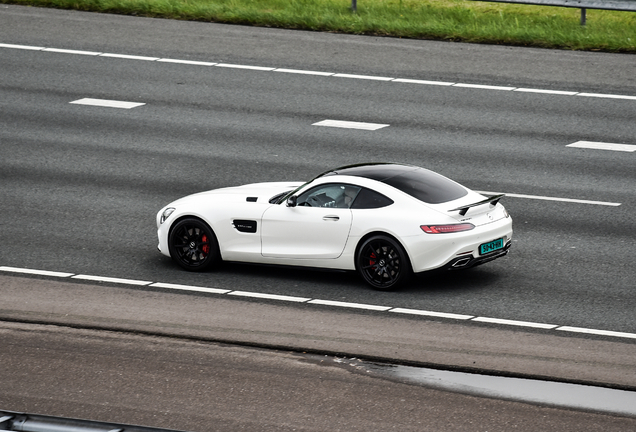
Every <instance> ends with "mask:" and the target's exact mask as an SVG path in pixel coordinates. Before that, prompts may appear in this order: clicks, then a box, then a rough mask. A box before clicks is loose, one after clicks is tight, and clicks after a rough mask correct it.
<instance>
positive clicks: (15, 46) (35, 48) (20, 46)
mask: <svg viewBox="0 0 636 432" xmlns="http://www.w3.org/2000/svg"><path fill="white" fill-rule="evenodd" d="M0 48H13V49H21V50H30V51H42V50H43V49H44V47H37V46H29V45H13V44H3V43H0Z"/></svg>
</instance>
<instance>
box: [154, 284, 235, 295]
mask: <svg viewBox="0 0 636 432" xmlns="http://www.w3.org/2000/svg"><path fill="white" fill-rule="evenodd" d="M150 286H151V287H154V288H165V289H173V290H181V291H194V292H205V293H210V294H227V293H229V292H230V291H232V290H228V289H220V288H205V287H198V286H191V285H178V284H170V283H162V282H155V283H153V284H151V285H150Z"/></svg>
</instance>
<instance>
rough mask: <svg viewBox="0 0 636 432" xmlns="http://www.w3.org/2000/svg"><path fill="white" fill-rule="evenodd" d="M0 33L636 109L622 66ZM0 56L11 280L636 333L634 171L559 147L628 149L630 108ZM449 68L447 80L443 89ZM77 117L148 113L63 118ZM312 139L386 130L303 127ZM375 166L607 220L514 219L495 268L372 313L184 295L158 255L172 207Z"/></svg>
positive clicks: (204, 282)
mask: <svg viewBox="0 0 636 432" xmlns="http://www.w3.org/2000/svg"><path fill="white" fill-rule="evenodd" d="M0 20H1V24H2V29H3V30H2V43H10V44H22V45H35V46H44V47H49V48H63V49H82V50H85V51H86V50H91V51H98V52H106V53H117V54H134V55H145V56H151V57H162V58H173V59H174V58H176V59H188V60H199V61H214V62H218V61H223V62H225V63H229V64H248V65H252V66H271V67H280V68H302V69H307V70H319V71H328V72H344V73H357V74H363V75H369V76H386V75H387V74H391V75H390V76H392V77H397V78H417V79H426V80H429V79H444V80H445V81H455V80H457V79H461V80H462V81H461V82H466V83H473V84H489V85H495V84H496V85H507V86H514V87H516V88H526V87H530V86H531V87H533V88H541V89H545V88H547V89H551V90H572V89H573V88H575V87H576V88H577V91H579V92H596V93H603V94H606V93H611V94H626V95H636V85H635V84H634V77H633V76H632V74H630V73H628V72H626V70H629V69H630V65H632V63H633V57H631V56H621V55H606V54H598V53H570V52H555V51H541V50H524V49H512V48H506V47H488V46H473V45H454V44H447V43H438V42H421V41H401V40H394V39H378V38H361V37H354V36H340V35H331V34H327V35H324V34H316V33H305V32H290V31H283V30H273V29H253V28H244V27H238V28H237V27H227V26H218V25H209V26H207V25H204V24H200V23H184V22H173V21H162V20H148V19H138V18H131V17H117V16H109V15H94V14H86V13H75V12H61V11H46V10H37V9H30V8H29V9H25V8H19V7H8V8H7V9H2V14H0ZM20 29H23V30H24V29H28V31H20ZM88 29H90V31H88ZM237 34H242V35H243V37H240V38H239V37H237ZM170 35H172V36H170ZM248 41H251V42H249V43H248ZM281 41H284V42H281ZM272 46H278V48H272ZM281 46H285V48H284V49H283V48H281ZM248 47H249V49H248ZM270 48H272V49H271V53H272V54H271V56H270ZM424 51H426V53H425V54H424ZM301 52H304V53H305V55H300V53H301ZM334 52H342V53H343V54H342V55H343V56H345V57H342V56H337V55H330V53H332V54H333V53H334ZM417 52H421V53H422V55H421V56H415V55H414V54H415V53H417ZM309 53H311V55H309ZM314 53H316V55H315V56H314ZM372 53H373V57H374V58H373V59H371V58H370V56H371V54H372ZM517 53H519V54H518V55H517ZM285 54H286V55H285ZM0 55H1V56H2V57H1V58H2V69H3V71H2V72H3V73H2V77H1V78H0V83H1V86H2V92H3V98H2V105H1V110H2V123H3V125H2V130H1V131H0V138H1V140H2V153H3V157H2V161H1V162H0V163H1V164H2V165H1V171H0V173H1V174H0V175H1V176H2V184H3V187H2V190H1V193H2V203H3V211H4V217H3V221H2V222H1V225H0V230H1V234H2V238H3V244H4V245H5V246H3V247H2V248H1V250H0V263H2V264H3V265H6V266H15V267H26V268H35V269H44V270H54V271H65V272H71V273H84V274H95V275H101V276H111V277H125V278H134V279H144V280H152V281H160V282H172V283H182V284H193V285H199V286H213V287H220V288H226V289H238V290H249V291H258V292H266V293H273V294H285V295H295V296H303V297H310V298H327V299H333V300H343V301H351V302H363V303H371V304H388V305H390V306H395V307H410V308H416V309H426V310H433V311H440V312H452V313H462V314H470V315H481V316H490V317H496V318H503V319H519V320H526V321H533V322H541V323H554V324H559V325H571V326H581V327H591V328H598V329H604V330H613V331H624V332H636V321H634V320H633V310H634V301H635V300H634V296H633V288H634V280H635V276H636V271H635V270H634V266H633V265H632V262H631V261H632V259H631V257H632V256H634V255H635V254H636V242H634V232H636V227H635V221H636V218H634V206H635V205H636V199H635V189H634V180H635V178H636V170H634V157H635V156H634V155H635V154H636V153H627V152H617V151H603V150H587V149H575V148H570V147H566V145H567V144H571V143H573V142H577V141H580V140H587V141H600V142H610V143H622V144H630V143H631V144H634V143H635V141H634V136H636V133H635V132H636V122H634V121H633V120H634V118H635V114H636V101H634V100H622V99H611V98H597V97H579V96H566V95H554V94H537V93H526V92H510V91H500V90H489V89H475V88H461V87H447V86H436V85H414V84H406V83H395V82H384V81H374V80H365V79H347V78H336V77H324V76H308V75H300V74H291V73H277V72H269V71H262V70H244V69H236V68H218V67H216V68H211V67H206V66H196V65H184V64H170V63H161V62H155V61H142V60H131V59H121V58H111V57H95V56H87V55H74V54H67V53H58V52H43V51H30V50H20V49H10V48H2V49H0ZM488 56H490V62H489V61H488V59H489V58H488ZM307 58H309V60H308V59H307ZM475 59H481V61H480V62H474V60H475ZM441 64H444V65H446V66H447V68H448V72H447V74H446V75H442V74H440V73H439V72H436V71H435V69H438V68H440V67H441V66H440V65H441ZM504 64H505V65H506V67H501V65H504ZM426 65H428V69H427V68H426V67H425V66H426ZM420 67H422V69H423V70H422V71H419V72H418V68H420ZM539 69H541V70H543V69H549V70H550V73H549V74H548V75H549V77H547V76H546V75H545V73H541V74H540V73H539V72H538V71H539ZM497 70H499V71H500V72H497ZM581 71H583V72H585V73H581ZM497 73H500V75H499V76H498V78H497V79H495V78H493V76H494V75H497ZM539 77H545V82H539V81H537V78H539ZM601 77H602V78H603V79H604V81H600V82H599V81H598V78H601ZM595 78H596V79H595ZM605 81H607V85H605ZM86 97H89V98H100V99H113V100H122V101H132V102H142V103H145V104H146V105H143V106H141V107H138V108H134V109H130V110H125V109H116V108H103V107H91V106H83V105H74V104H70V103H69V102H72V101H76V100H79V99H82V98H86ZM324 119H337V120H350V121H361V122H362V121H364V122H372V123H382V124H389V125H390V126H389V127H386V128H383V129H380V130H378V131H361V130H349V129H334V128H326V127H317V126H312V124H313V123H315V122H317V121H320V120H324ZM387 160H388V161H396V162H407V163H414V164H418V165H422V166H425V167H428V168H430V169H433V170H435V171H438V172H440V173H442V174H445V175H447V176H449V177H451V178H453V179H455V180H457V181H459V182H461V183H463V184H465V185H467V186H469V187H471V188H473V189H475V190H482V191H496V192H507V193H511V194H524V195H539V196H547V197H558V198H570V199H582V200H592V201H601V202H612V203H620V206H618V207H612V206H605V205H592V204H581V203H572V202H562V201H543V200H536V199H525V198H515V197H509V198H505V199H504V201H503V202H504V204H505V205H506V206H507V208H508V209H509V211H510V213H511V214H512V215H513V218H514V229H515V238H514V243H513V247H512V251H511V254H510V256H509V257H508V258H505V259H501V260H498V261H495V262H493V263H490V264H489V265H486V266H483V267H481V268H478V269H474V270H471V271H468V272H456V273H444V274H441V275H427V276H423V277H421V278H418V279H416V280H415V281H414V283H412V284H411V285H410V286H408V287H407V288H405V289H403V290H401V291H399V292H396V293H379V292H373V291H371V290H369V289H368V288H367V287H366V286H364V285H363V284H362V283H360V281H359V280H358V279H357V277H356V276H355V275H348V274H340V273H336V274H325V273H316V272H312V271H305V270H288V269H278V268H261V267H254V266H245V265H236V264H229V265H226V266H225V267H224V268H222V269H221V270H220V271H217V272H214V273H207V274H188V273H185V272H182V271H179V270H178V269H177V267H176V266H175V265H173V263H171V262H170V260H168V259H165V258H163V257H161V256H160V255H158V254H157V253H156V251H155V249H156V240H155V239H156V234H155V227H154V215H155V212H156V211H157V210H158V209H159V208H161V206H163V205H164V204H166V203H167V202H169V201H171V200H173V199H175V198H177V197H180V196H183V195H186V194H189V193H193V192H197V191H201V190H206V189H211V188H215V187H221V186H229V185H237V184H244V183H250V182H257V181H276V180H304V179H307V178H309V177H311V176H313V175H315V174H317V173H320V172H322V171H324V170H326V169H329V168H332V167H334V166H340V165H344V164H349V163H356V162H360V161H387Z"/></svg>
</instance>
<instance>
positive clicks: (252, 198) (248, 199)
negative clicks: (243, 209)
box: [246, 197, 258, 202]
mask: <svg viewBox="0 0 636 432" xmlns="http://www.w3.org/2000/svg"><path fill="white" fill-rule="evenodd" d="M246 201H247V202H256V201H258V197H247V200H246Z"/></svg>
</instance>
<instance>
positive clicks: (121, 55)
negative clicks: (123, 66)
mask: <svg viewBox="0 0 636 432" xmlns="http://www.w3.org/2000/svg"><path fill="white" fill-rule="evenodd" d="M99 56H100V57H112V58H119V59H127V60H144V61H157V60H159V57H146V56H136V55H128V54H113V53H103V54H100V55H99Z"/></svg>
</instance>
